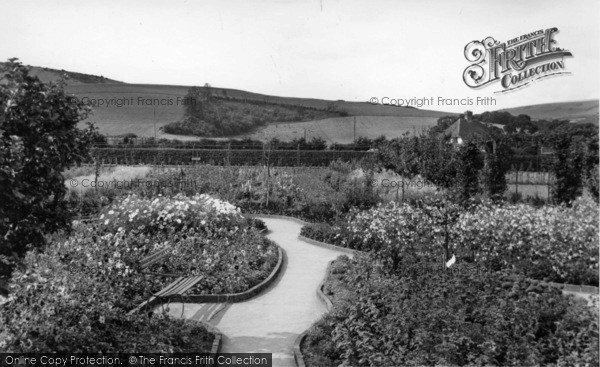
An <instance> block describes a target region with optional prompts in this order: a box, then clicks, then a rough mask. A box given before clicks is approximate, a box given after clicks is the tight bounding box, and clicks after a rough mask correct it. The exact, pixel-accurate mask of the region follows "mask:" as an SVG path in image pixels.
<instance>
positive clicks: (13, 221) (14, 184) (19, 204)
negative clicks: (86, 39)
mask: <svg viewBox="0 0 600 367" xmlns="http://www.w3.org/2000/svg"><path fill="white" fill-rule="evenodd" d="M0 79H2V80H3V82H2V83H0V132H1V135H0V181H1V182H2V189H1V190H0V202H2V205H1V206H0V218H1V219H0V275H3V274H4V275H6V274H7V273H10V269H11V268H12V266H13V265H14V263H15V262H17V261H18V257H19V256H22V255H23V254H24V253H25V252H26V251H27V250H29V249H31V248H39V247H42V246H43V245H44V235H45V234H46V233H51V232H54V231H57V230H59V229H66V228H69V225H70V219H71V213H70V212H69V210H68V208H67V203H66V202H65V201H64V200H63V197H64V195H65V192H66V189H65V186H64V183H63V179H62V177H61V175H60V173H61V172H62V171H64V170H65V169H66V168H68V167H69V166H71V165H74V164H76V163H81V161H82V160H83V159H85V158H86V157H87V155H88V150H89V146H90V144H91V142H92V141H93V140H94V139H95V138H96V135H97V133H96V131H95V130H94V129H93V127H91V126H90V128H88V129H86V130H80V129H78V128H77V124H78V122H79V121H81V120H83V119H85V118H86V117H87V113H88V109H87V106H86V105H85V104H84V103H82V102H79V101H77V100H76V99H75V98H74V97H70V96H68V95H66V94H65V92H64V90H63V86H62V85H56V84H44V83H42V82H41V81H40V80H39V79H38V78H37V77H35V76H31V75H29V71H28V69H27V68H26V67H25V66H23V65H22V64H21V63H19V62H16V61H15V60H14V59H13V60H10V62H9V63H7V64H2V66H1V67H0ZM15 255H16V256H15Z"/></svg>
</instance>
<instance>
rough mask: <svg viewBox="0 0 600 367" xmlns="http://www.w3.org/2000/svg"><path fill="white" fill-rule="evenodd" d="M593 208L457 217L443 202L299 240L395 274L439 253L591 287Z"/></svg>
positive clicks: (392, 211)
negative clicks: (348, 252)
mask: <svg viewBox="0 0 600 367" xmlns="http://www.w3.org/2000/svg"><path fill="white" fill-rule="evenodd" d="M598 217H599V211H598V206H597V204H595V203H594V202H593V201H592V200H590V199H579V200H577V201H576V202H575V203H573V205H572V207H571V208H568V207H565V206H556V207H552V206H544V207H541V208H534V207H531V206H528V205H524V204H520V205H493V204H491V203H483V204H480V205H479V206H477V207H475V208H474V209H472V210H470V211H467V210H462V211H457V210H456V207H453V205H452V204H450V203H445V204H444V205H437V206H436V205H430V203H427V202H421V203H420V205H419V206H411V205H408V204H396V203H390V204H387V205H379V206H377V207H376V208H373V209H370V210H366V211H357V210H354V211H351V212H350V213H349V214H348V215H347V216H346V218H345V220H342V221H338V222H336V224H335V225H333V226H326V225H310V226H308V227H305V228H303V229H302V232H301V233H302V234H303V235H305V236H307V237H310V238H313V239H316V240H320V241H325V242H329V243H333V244H336V245H339V246H344V247H349V248H353V249H357V250H362V251H371V252H373V253H374V254H376V255H377V256H378V257H379V258H380V259H381V261H383V262H384V263H386V264H387V265H389V266H390V267H391V268H394V269H396V268H397V267H398V264H399V262H400V261H401V260H403V259H409V258H411V257H413V258H414V259H416V258H419V259H421V260H425V261H435V260H441V259H443V255H444V252H443V250H444V249H445V247H444V246H447V248H448V251H449V253H450V254H456V257H457V259H458V260H459V261H468V262H471V261H476V262H477V263H480V264H482V265H485V266H486V267H490V268H491V269H493V270H500V269H511V270H512V271H517V272H520V273H523V274H525V275H527V276H529V277H531V278H534V279H546V280H549V281H556V282H561V283H574V284H587V285H598V243H599V238H598Z"/></svg>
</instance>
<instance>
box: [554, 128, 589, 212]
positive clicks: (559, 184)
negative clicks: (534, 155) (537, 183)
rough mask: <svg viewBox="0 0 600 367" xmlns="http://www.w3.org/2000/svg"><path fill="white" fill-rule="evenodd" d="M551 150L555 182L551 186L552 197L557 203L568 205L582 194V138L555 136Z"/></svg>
mask: <svg viewBox="0 0 600 367" xmlns="http://www.w3.org/2000/svg"><path fill="white" fill-rule="evenodd" d="M553 148H554V150H555V157H554V158H555V159H554V162H553V164H552V172H553V173H554V175H555V178H556V181H555V182H554V184H553V185H552V197H553V198H554V200H555V201H556V202H558V203H565V204H569V203H571V202H573V201H574V200H575V199H576V198H577V197H578V196H579V195H581V194H582V189H583V176H584V167H585V166H584V163H585V152H584V150H583V144H582V138H581V137H576V138H574V139H570V138H569V137H568V136H564V135H563V136H555V138H554V144H553Z"/></svg>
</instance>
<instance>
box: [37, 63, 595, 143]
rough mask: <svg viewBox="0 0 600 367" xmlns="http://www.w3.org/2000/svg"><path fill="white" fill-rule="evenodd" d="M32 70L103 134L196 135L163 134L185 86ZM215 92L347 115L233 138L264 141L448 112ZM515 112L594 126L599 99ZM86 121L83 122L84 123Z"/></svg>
mask: <svg viewBox="0 0 600 367" xmlns="http://www.w3.org/2000/svg"><path fill="white" fill-rule="evenodd" d="M31 73H32V74H33V75H36V76H38V77H39V78H40V79H41V80H43V81H45V82H47V81H56V80H58V79H59V77H60V75H63V74H66V75H67V76H68V79H67V87H66V91H67V92H68V93H70V94H72V95H74V96H77V97H78V98H82V99H87V100H89V101H91V102H94V107H93V115H92V116H91V117H90V118H89V119H88V120H87V121H92V122H95V123H96V126H98V128H99V129H100V132H101V133H103V134H105V135H109V136H112V135H121V134H126V133H134V134H136V135H138V136H140V137H152V136H156V137H159V138H177V139H180V140H194V139H196V137H194V136H181V135H171V134H166V133H164V132H162V131H161V130H160V128H161V127H162V126H164V125H166V124H168V123H171V122H175V121H180V120H182V119H183V118H184V97H185V96H186V94H187V92H188V89H189V87H188V86H177V85H156V84H126V83H123V82H119V81H115V80H112V79H108V78H105V77H103V76H96V75H89V74H83V73H77V72H71V71H62V70H56V69H50V68H43V67H35V66H34V67H31ZM212 90H213V93H214V95H216V96H218V97H223V98H230V99H233V100H237V101H240V102H243V101H253V102H256V101H259V102H265V103H267V104H282V105H287V106H302V107H309V108H315V109H318V110H327V109H331V108H333V109H335V110H337V111H343V112H345V113H346V114H348V116H349V117H334V118H326V119H321V120H315V121H304V122H281V121H279V122H274V123H270V124H268V125H266V126H264V127H261V128H258V129H257V130H256V131H254V132H251V133H246V134H240V135H237V136H236V137H250V138H253V139H259V140H268V139H270V138H272V137H278V138H279V139H281V140H288V139H293V138H298V137H302V136H304V134H305V130H306V136H307V138H308V139H310V138H312V137H321V138H323V139H325V140H326V141H328V142H340V143H347V142H350V141H351V140H352V139H353V137H354V122H353V121H354V119H353V117H355V116H356V117H357V125H356V136H357V137H360V136H364V137H369V138H374V137H377V136H380V135H382V134H383V135H386V136H387V137H388V138H393V137H396V136H400V135H402V134H403V133H405V132H415V131H417V132H418V131H421V130H422V129H424V128H428V127H431V126H435V124H436V120H437V119H438V118H439V117H441V116H446V115H452V114H451V113H446V112H440V111H431V110H421V109H416V108H408V107H393V106H383V105H372V104H370V103H368V102H347V101H342V100H339V101H329V100H323V99H314V98H296V97H279V96H269V95H264V94H259V93H252V92H247V91H242V90H238V89H231V88H218V87H212ZM501 111H508V112H510V113H511V114H513V115H518V114H527V115H529V116H531V117H532V118H533V119H569V120H570V121H572V122H593V123H596V124H598V100H592V101H575V102H564V103H548V104H540V105H531V106H522V107H517V108H510V109H504V110H501ZM87 121H84V122H83V123H82V126H83V124H85V122H87Z"/></svg>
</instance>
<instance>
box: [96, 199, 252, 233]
mask: <svg viewBox="0 0 600 367" xmlns="http://www.w3.org/2000/svg"><path fill="white" fill-rule="evenodd" d="M100 221H101V222H102V223H103V224H104V226H105V229H106V231H107V232H117V231H118V230H119V229H123V230H125V231H126V232H129V231H131V230H137V231H138V232H140V233H149V234H154V233H157V232H170V233H177V232H179V231H180V230H182V229H183V230H185V229H188V228H194V229H196V230H202V231H204V232H205V233H211V234H212V233H218V232H219V231H224V230H226V229H227V228H230V227H233V226H236V225H240V223H242V222H244V221H245V219H244V218H243V217H242V216H241V214H240V211H239V209H237V208H236V207H235V206H233V205H231V204H229V203H227V202H224V201H221V200H219V199H215V198H213V197H211V196H209V195H206V194H202V195H195V196H192V197H186V196H184V195H181V194H178V195H176V196H174V197H173V198H168V197H164V196H161V195H159V196H158V197H156V198H154V199H149V198H141V197H138V196H137V195H135V194H133V195H130V196H128V197H126V198H125V199H124V200H123V201H122V202H120V203H114V204H113V205H111V206H110V207H109V208H107V209H106V210H105V211H104V212H103V213H102V215H101V216H100Z"/></svg>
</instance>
